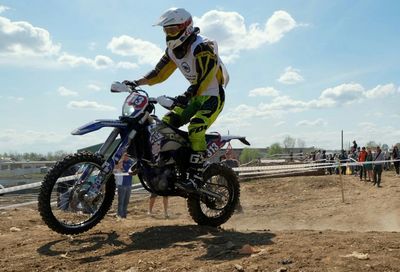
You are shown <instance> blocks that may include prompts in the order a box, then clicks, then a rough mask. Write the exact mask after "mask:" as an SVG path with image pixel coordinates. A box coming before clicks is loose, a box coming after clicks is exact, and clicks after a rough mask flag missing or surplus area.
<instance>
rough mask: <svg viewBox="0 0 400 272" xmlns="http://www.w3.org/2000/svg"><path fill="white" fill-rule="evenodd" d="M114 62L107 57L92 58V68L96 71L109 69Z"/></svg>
mask: <svg viewBox="0 0 400 272" xmlns="http://www.w3.org/2000/svg"><path fill="white" fill-rule="evenodd" d="M113 64H114V61H113V60H112V59H110V58H109V57H107V56H102V55H98V56H96V57H95V58H94V67H95V68H96V69H104V68H108V67H111V66H112V65H113Z"/></svg>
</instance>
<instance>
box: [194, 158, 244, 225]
mask: <svg viewBox="0 0 400 272" xmlns="http://www.w3.org/2000/svg"><path fill="white" fill-rule="evenodd" d="M203 179H204V181H205V182H204V184H203V185H202V187H201V189H202V190H205V191H208V192H212V193H213V194H216V195H218V196H219V197H218V198H217V197H212V196H210V195H207V194H202V195H201V196H200V197H197V196H191V197H188V199H187V205H188V210H189V214H190V216H191V217H192V219H193V220H194V221H195V222H196V223H197V224H199V225H206V226H213V227H218V226H220V225H222V224H224V223H225V222H226V221H228V220H229V218H230V217H231V216H232V214H233V213H234V211H235V208H236V205H237V204H238V202H239V197H240V186H239V181H238V178H237V176H236V174H235V173H234V172H233V170H232V169H230V168H228V167H226V166H223V165H220V164H211V165H210V166H209V167H208V168H207V169H206V170H205V172H204V174H203Z"/></svg>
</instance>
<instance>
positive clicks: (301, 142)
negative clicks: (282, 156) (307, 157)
mask: <svg viewBox="0 0 400 272" xmlns="http://www.w3.org/2000/svg"><path fill="white" fill-rule="evenodd" d="M296 142H297V147H300V148H304V147H306V142H305V141H304V140H303V139H300V138H297V140H296Z"/></svg>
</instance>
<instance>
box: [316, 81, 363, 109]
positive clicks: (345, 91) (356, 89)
mask: <svg viewBox="0 0 400 272" xmlns="http://www.w3.org/2000/svg"><path fill="white" fill-rule="evenodd" d="M363 96H364V87H363V86H362V85H361V84H358V83H348V84H342V85H339V86H336V87H333V88H328V89H325V90H324V91H322V93H321V96H320V99H321V100H328V101H332V102H333V105H336V104H339V105H341V104H351V103H353V102H357V101H360V100H361V99H362V98H363Z"/></svg>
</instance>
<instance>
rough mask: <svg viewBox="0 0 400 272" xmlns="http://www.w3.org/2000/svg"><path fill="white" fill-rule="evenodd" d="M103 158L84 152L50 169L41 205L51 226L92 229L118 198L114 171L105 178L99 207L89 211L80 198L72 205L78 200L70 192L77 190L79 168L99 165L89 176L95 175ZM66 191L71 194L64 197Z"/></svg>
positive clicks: (65, 229) (68, 229)
mask: <svg viewBox="0 0 400 272" xmlns="http://www.w3.org/2000/svg"><path fill="white" fill-rule="evenodd" d="M103 162H104V160H103V158H102V157H101V156H100V155H95V154H92V153H90V152H80V153H76V154H74V155H69V156H67V157H65V158H64V159H63V160H61V161H59V162H57V163H56V164H55V165H54V167H53V168H52V169H51V170H50V171H49V172H48V173H47V175H46V176H45V177H44V180H43V182H42V185H41V188H40V192H39V196H38V209H39V212H40V215H41V217H42V219H43V221H44V222H45V223H46V225H47V226H48V227H49V228H50V229H52V230H53V231H55V232H58V233H61V234H79V233H83V232H85V231H88V230H90V229H91V228H93V227H94V226H96V225H97V224H98V223H99V222H100V220H102V219H103V218H104V216H105V215H106V213H107V212H108V210H109V209H110V207H111V205H112V202H113V200H114V193H115V179H114V175H110V176H109V177H107V179H106V180H105V181H104V185H103V186H102V189H101V194H100V196H101V197H100V198H99V200H98V201H97V202H96V205H95V207H94V208H95V209H91V210H90V211H89V210H87V209H85V207H84V205H82V202H79V201H76V200H75V205H72V204H71V203H72V202H73V201H74V200H73V199H72V197H71V196H72V193H70V192H71V191H72V192H74V191H73V188H74V186H75V185H76V184H75V182H76V181H77V180H79V178H77V177H79V176H80V173H79V170H77V169H79V168H81V169H82V168H85V167H92V169H97V170H96V171H94V170H91V172H90V176H89V177H88V178H95V174H96V172H97V173H98V172H99V171H100V169H101V165H102V164H103ZM63 179H64V180H66V181H64V180H63ZM68 190H69V191H68ZM61 191H62V192H61ZM64 194H66V195H67V196H66V197H64ZM71 207H73V208H71ZM75 219H76V220H75ZM75 221H76V222H75Z"/></svg>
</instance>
